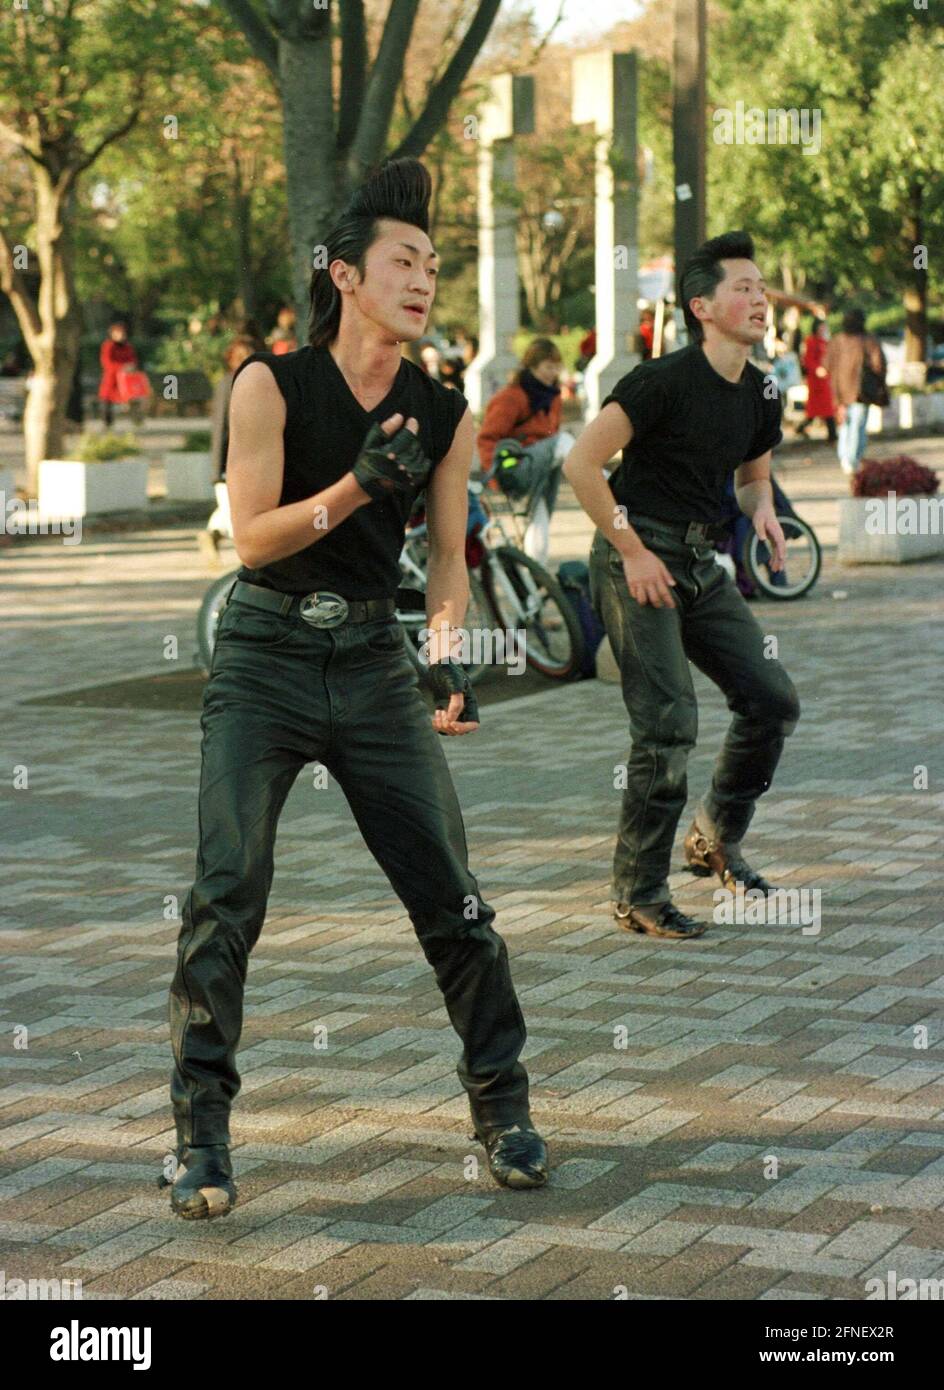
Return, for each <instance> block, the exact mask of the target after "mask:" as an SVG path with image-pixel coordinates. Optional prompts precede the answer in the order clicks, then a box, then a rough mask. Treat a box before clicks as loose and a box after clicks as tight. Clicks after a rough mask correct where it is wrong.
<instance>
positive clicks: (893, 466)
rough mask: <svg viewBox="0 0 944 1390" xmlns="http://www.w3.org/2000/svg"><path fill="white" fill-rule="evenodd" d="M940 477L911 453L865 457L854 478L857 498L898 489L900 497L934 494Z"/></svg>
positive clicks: (853, 484)
mask: <svg viewBox="0 0 944 1390" xmlns="http://www.w3.org/2000/svg"><path fill="white" fill-rule="evenodd" d="M938 485H939V479H938V476H937V474H936V473H935V472H934V471H933V469H931V468H925V466H924V464H923V463H919V462H918V460H917V459H913V458H909V456H908V455H907V454H897V455H896V456H895V457H894V458H890V459H863V460H862V466H861V467H860V469H859V471H858V473H856V475H855V477H854V478H853V479H852V495H853V497H886V496H887V495H888V493H890V492H895V493H897V494H898V496H899V497H922V496H924V497H930V496H932V494H933V493H935V492H937V490H938Z"/></svg>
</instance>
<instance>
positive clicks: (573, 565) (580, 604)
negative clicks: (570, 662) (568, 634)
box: [557, 560, 606, 677]
mask: <svg viewBox="0 0 944 1390" xmlns="http://www.w3.org/2000/svg"><path fill="white" fill-rule="evenodd" d="M557 579H558V582H559V584H560V586H561V588H562V589H563V591H564V596H565V598H566V599H567V600H568V602H569V603H570V606H571V608H572V609H573V610H574V612H575V613H576V615H577V620H578V621H579V623H580V631H581V632H582V634H583V654H582V657H581V661H580V674H581V675H582V676H586V677H589V676H595V675H596V673H597V648H598V647H599V645H600V643H601V642H602V641H603V638H604V637H605V635H606V629H605V628H604V626H603V624H602V622H601V621H600V618H599V615H598V614H597V611H596V609H595V608H594V606H593V603H592V601H591V598H590V570H589V568H588V567H587V565H586V564H585V563H584V561H583V560H565V561H564V563H563V564H562V565H559V566H558V570H557Z"/></svg>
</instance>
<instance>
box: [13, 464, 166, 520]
mask: <svg viewBox="0 0 944 1390" xmlns="http://www.w3.org/2000/svg"><path fill="white" fill-rule="evenodd" d="M148 463H149V460H148V456H147V454H142V455H136V456H135V457H134V458H125V459H112V460H111V461H110V462H108V463H81V462H79V461H78V460H77V459H43V460H42V462H41V463H40V465H39V511H40V515H41V516H44V517H66V516H98V515H100V514H101V513H102V512H128V511H141V510H143V509H144V508H146V507H147V483H148Z"/></svg>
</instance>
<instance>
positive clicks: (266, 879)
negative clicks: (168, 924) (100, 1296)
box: [169, 604, 327, 1144]
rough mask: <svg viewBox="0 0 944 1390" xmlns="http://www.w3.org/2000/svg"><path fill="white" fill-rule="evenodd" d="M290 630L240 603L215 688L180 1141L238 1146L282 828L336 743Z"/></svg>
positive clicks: (173, 1002)
mask: <svg viewBox="0 0 944 1390" xmlns="http://www.w3.org/2000/svg"><path fill="white" fill-rule="evenodd" d="M238 610H241V611H238ZM279 622H280V620H277V619H273V618H272V617H271V615H262V617H261V621H260V619H259V617H257V616H256V615H255V613H253V616H250V617H247V616H246V610H245V608H244V607H243V606H242V605H237V604H230V605H229V606H228V608H227V609H226V610H224V613H223V615H222V617H221V619H220V625H219V628H218V632H217V643H216V648H215V651H214V657H213V665H212V668H211V672H210V678H209V680H208V682H207V685H206V688H205V691H204V705H203V712H202V715H201V720H200V724H201V728H202V730H203V740H202V748H201V774H200V791H199V801H198V823H199V847H198V850H197V865H196V878H195V880H194V882H193V885H192V887H191V888H190V890H189V892H188V893H187V896H186V899H185V901H184V905H183V909H182V912H181V918H182V922H181V929H180V933H179V937H178V944H177V965H176V971H175V973H174V978H173V981H172V983H171V987H170V1000H169V1011H170V1031H171V1042H172V1047H173V1055H174V1069H173V1072H172V1076H171V1102H172V1106H173V1111H174V1119H175V1123H176V1128H177V1139H178V1144H228V1143H229V1142H230V1131H229V1116H230V1109H231V1106H232V1102H233V1100H234V1098H235V1096H236V1095H237V1093H238V1091H239V1088H240V1078H239V1073H238V1071H237V1069H236V1047H237V1044H238V1042H239V1038H240V1034H241V1032H242V1024H243V994H244V989H245V983H246V974H247V969H248V960H249V953H250V952H251V950H252V948H253V946H254V945H255V943H256V941H257V939H258V937H259V933H260V931H261V929H262V924H263V920H264V918H265V912H266V905H267V902H268V897H269V892H270V889H271V886H272V877H273V845H274V841H275V834H276V827H277V823H278V819H279V815H280V813H281V811H282V807H283V805H284V803H285V799H286V797H287V796H288V793H289V791H290V789H291V786H292V783H293V782H294V781H295V778H296V776H297V775H298V772H299V770H300V768H301V767H302V765H303V764H304V763H305V762H306V761H308V760H310V759H313V758H316V757H318V755H319V746H320V744H322V743H324V742H325V741H326V738H327V725H326V724H325V725H324V726H323V727H321V728H319V725H318V721H317V712H316V711H314V710H312V709H311V708H309V709H305V708H304V702H300V700H299V695H298V678H299V675H300V666H299V664H298V662H297V661H295V662H294V664H293V663H292V662H287V661H286V657H287V656H288V654H289V653H288V648H287V646H286V634H288V640H289V642H290V643H293V644H295V647H294V655H295V657H297V656H298V655H299V652H298V648H297V640H296V638H295V637H293V636H291V629H290V628H289V627H288V626H287V625H286V624H284V623H283V625H282V626H281V627H279V626H278V624H279ZM267 628H268V631H269V632H270V633H272V632H274V633H275V640H274V641H273V640H272V639H271V637H270V638H268V639H267V637H266V631H267ZM280 633H281V634H282V635H281V637H280V636H279V634H280Z"/></svg>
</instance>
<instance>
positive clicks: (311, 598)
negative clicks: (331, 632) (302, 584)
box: [298, 592, 348, 627]
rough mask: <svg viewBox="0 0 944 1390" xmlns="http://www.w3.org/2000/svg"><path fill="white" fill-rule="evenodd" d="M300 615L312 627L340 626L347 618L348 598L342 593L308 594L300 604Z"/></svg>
mask: <svg viewBox="0 0 944 1390" xmlns="http://www.w3.org/2000/svg"><path fill="white" fill-rule="evenodd" d="M298 615H299V617H300V618H304V620H305V622H306V623H310V624H311V626H312V627H339V626H340V624H341V623H343V622H345V621H346V620H347V615H348V606H347V599H345V598H342V597H341V595H340V594H329V593H327V592H324V593H320V594H306V595H305V597H304V598H303V599H302V601H301V603H300V604H299V605H298Z"/></svg>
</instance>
